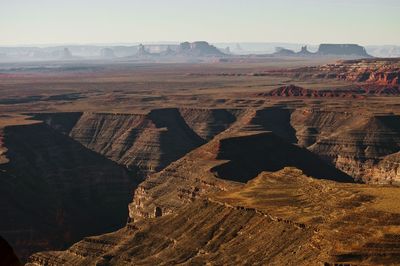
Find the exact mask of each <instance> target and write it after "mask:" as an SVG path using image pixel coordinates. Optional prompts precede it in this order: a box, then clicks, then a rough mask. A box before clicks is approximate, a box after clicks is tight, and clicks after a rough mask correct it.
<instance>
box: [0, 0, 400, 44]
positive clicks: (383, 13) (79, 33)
mask: <svg viewBox="0 0 400 266" xmlns="http://www.w3.org/2000/svg"><path fill="white" fill-rule="evenodd" d="M399 33H400V0H278V1H275V0H202V1H193V0H142V1H137V0H0V45H2V46H4V45H31V44H95V43H103V44H104V43H110V44H111V43H136V42H143V43H150V42H162V41H171V42H175V41H176V42H180V41H186V40H188V41H196V40H206V41H209V42H211V43H217V42H289V43H309V44H319V43H326V42H329V43H359V44H362V45H371V44H396V45H400V34H399Z"/></svg>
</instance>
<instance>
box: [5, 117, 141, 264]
mask: <svg viewBox="0 0 400 266" xmlns="http://www.w3.org/2000/svg"><path fill="white" fill-rule="evenodd" d="M3 132H4V133H3V142H4V143H3V145H4V146H5V147H6V148H7V151H6V152H5V155H6V157H7V159H8V162H7V163H4V164H1V165H0V202H1V203H0V213H1V214H2V219H0V235H2V236H4V237H5V238H6V239H7V240H8V241H9V242H10V244H11V245H12V246H13V247H14V248H15V251H16V253H17V254H18V256H19V257H20V258H21V259H26V258H27V256H29V255H30V254H32V252H37V251H39V250H49V249H52V250H54V249H56V250H57V249H62V248H65V247H67V246H69V245H70V244H72V243H74V242H76V241H77V240H79V239H81V238H82V237H85V236H88V235H93V234H99V233H104V232H108V231H110V230H115V229H117V228H120V227H121V226H123V225H124V224H125V222H126V218H127V212H126V206H127V204H128V203H129V202H130V201H131V197H132V192H133V190H134V188H135V187H136V185H137V181H138V180H137V179H136V177H135V175H134V174H133V173H131V172H129V171H127V170H126V169H125V168H123V167H121V166H119V165H117V164H116V163H114V162H112V161H110V160H108V159H106V158H104V157H103V156H101V155H98V154H96V153H94V152H93V151H91V150H89V149H87V148H85V147H84V146H82V145H81V144H80V143H78V142H76V141H74V140H72V139H71V138H69V137H68V136H66V135H64V134H61V133H59V132H57V131H56V130H54V129H52V128H51V127H49V126H47V125H46V124H43V123H41V124H33V125H18V126H8V127H5V128H4V130H3Z"/></svg>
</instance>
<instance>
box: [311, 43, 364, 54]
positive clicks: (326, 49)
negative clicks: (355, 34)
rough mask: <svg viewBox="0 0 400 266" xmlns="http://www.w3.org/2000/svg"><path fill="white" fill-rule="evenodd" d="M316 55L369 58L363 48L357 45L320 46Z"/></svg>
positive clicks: (324, 44)
mask: <svg viewBox="0 0 400 266" xmlns="http://www.w3.org/2000/svg"><path fill="white" fill-rule="evenodd" d="M317 54H319V55H338V56H355V57H371V56H370V55H369V54H368V53H367V51H366V50H365V48H364V47H362V46H360V45H358V44H326V43H323V44H320V46H319V48H318V52H317Z"/></svg>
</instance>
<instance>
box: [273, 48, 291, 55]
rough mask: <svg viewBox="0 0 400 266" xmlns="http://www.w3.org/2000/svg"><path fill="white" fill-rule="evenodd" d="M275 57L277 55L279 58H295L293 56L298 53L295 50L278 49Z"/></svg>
mask: <svg viewBox="0 0 400 266" xmlns="http://www.w3.org/2000/svg"><path fill="white" fill-rule="evenodd" d="M274 55H277V56H293V55H296V53H295V52H294V51H293V50H290V49H286V48H283V47H276V48H275V53H274Z"/></svg>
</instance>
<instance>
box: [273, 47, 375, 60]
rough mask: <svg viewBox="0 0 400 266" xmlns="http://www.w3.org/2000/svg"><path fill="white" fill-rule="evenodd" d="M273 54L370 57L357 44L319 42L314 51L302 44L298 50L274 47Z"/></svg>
mask: <svg viewBox="0 0 400 266" xmlns="http://www.w3.org/2000/svg"><path fill="white" fill-rule="evenodd" d="M273 55H274V56H341V57H358V58H369V57H371V56H370V55H369V54H368V53H367V51H366V50H365V48H364V47H362V46H360V45H358V44H321V45H320V46H319V48H318V51H317V52H316V53H312V52H310V51H309V50H308V49H307V46H302V47H301V50H300V51H299V52H295V51H293V50H290V49H286V48H284V47H276V52H275V53H273Z"/></svg>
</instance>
